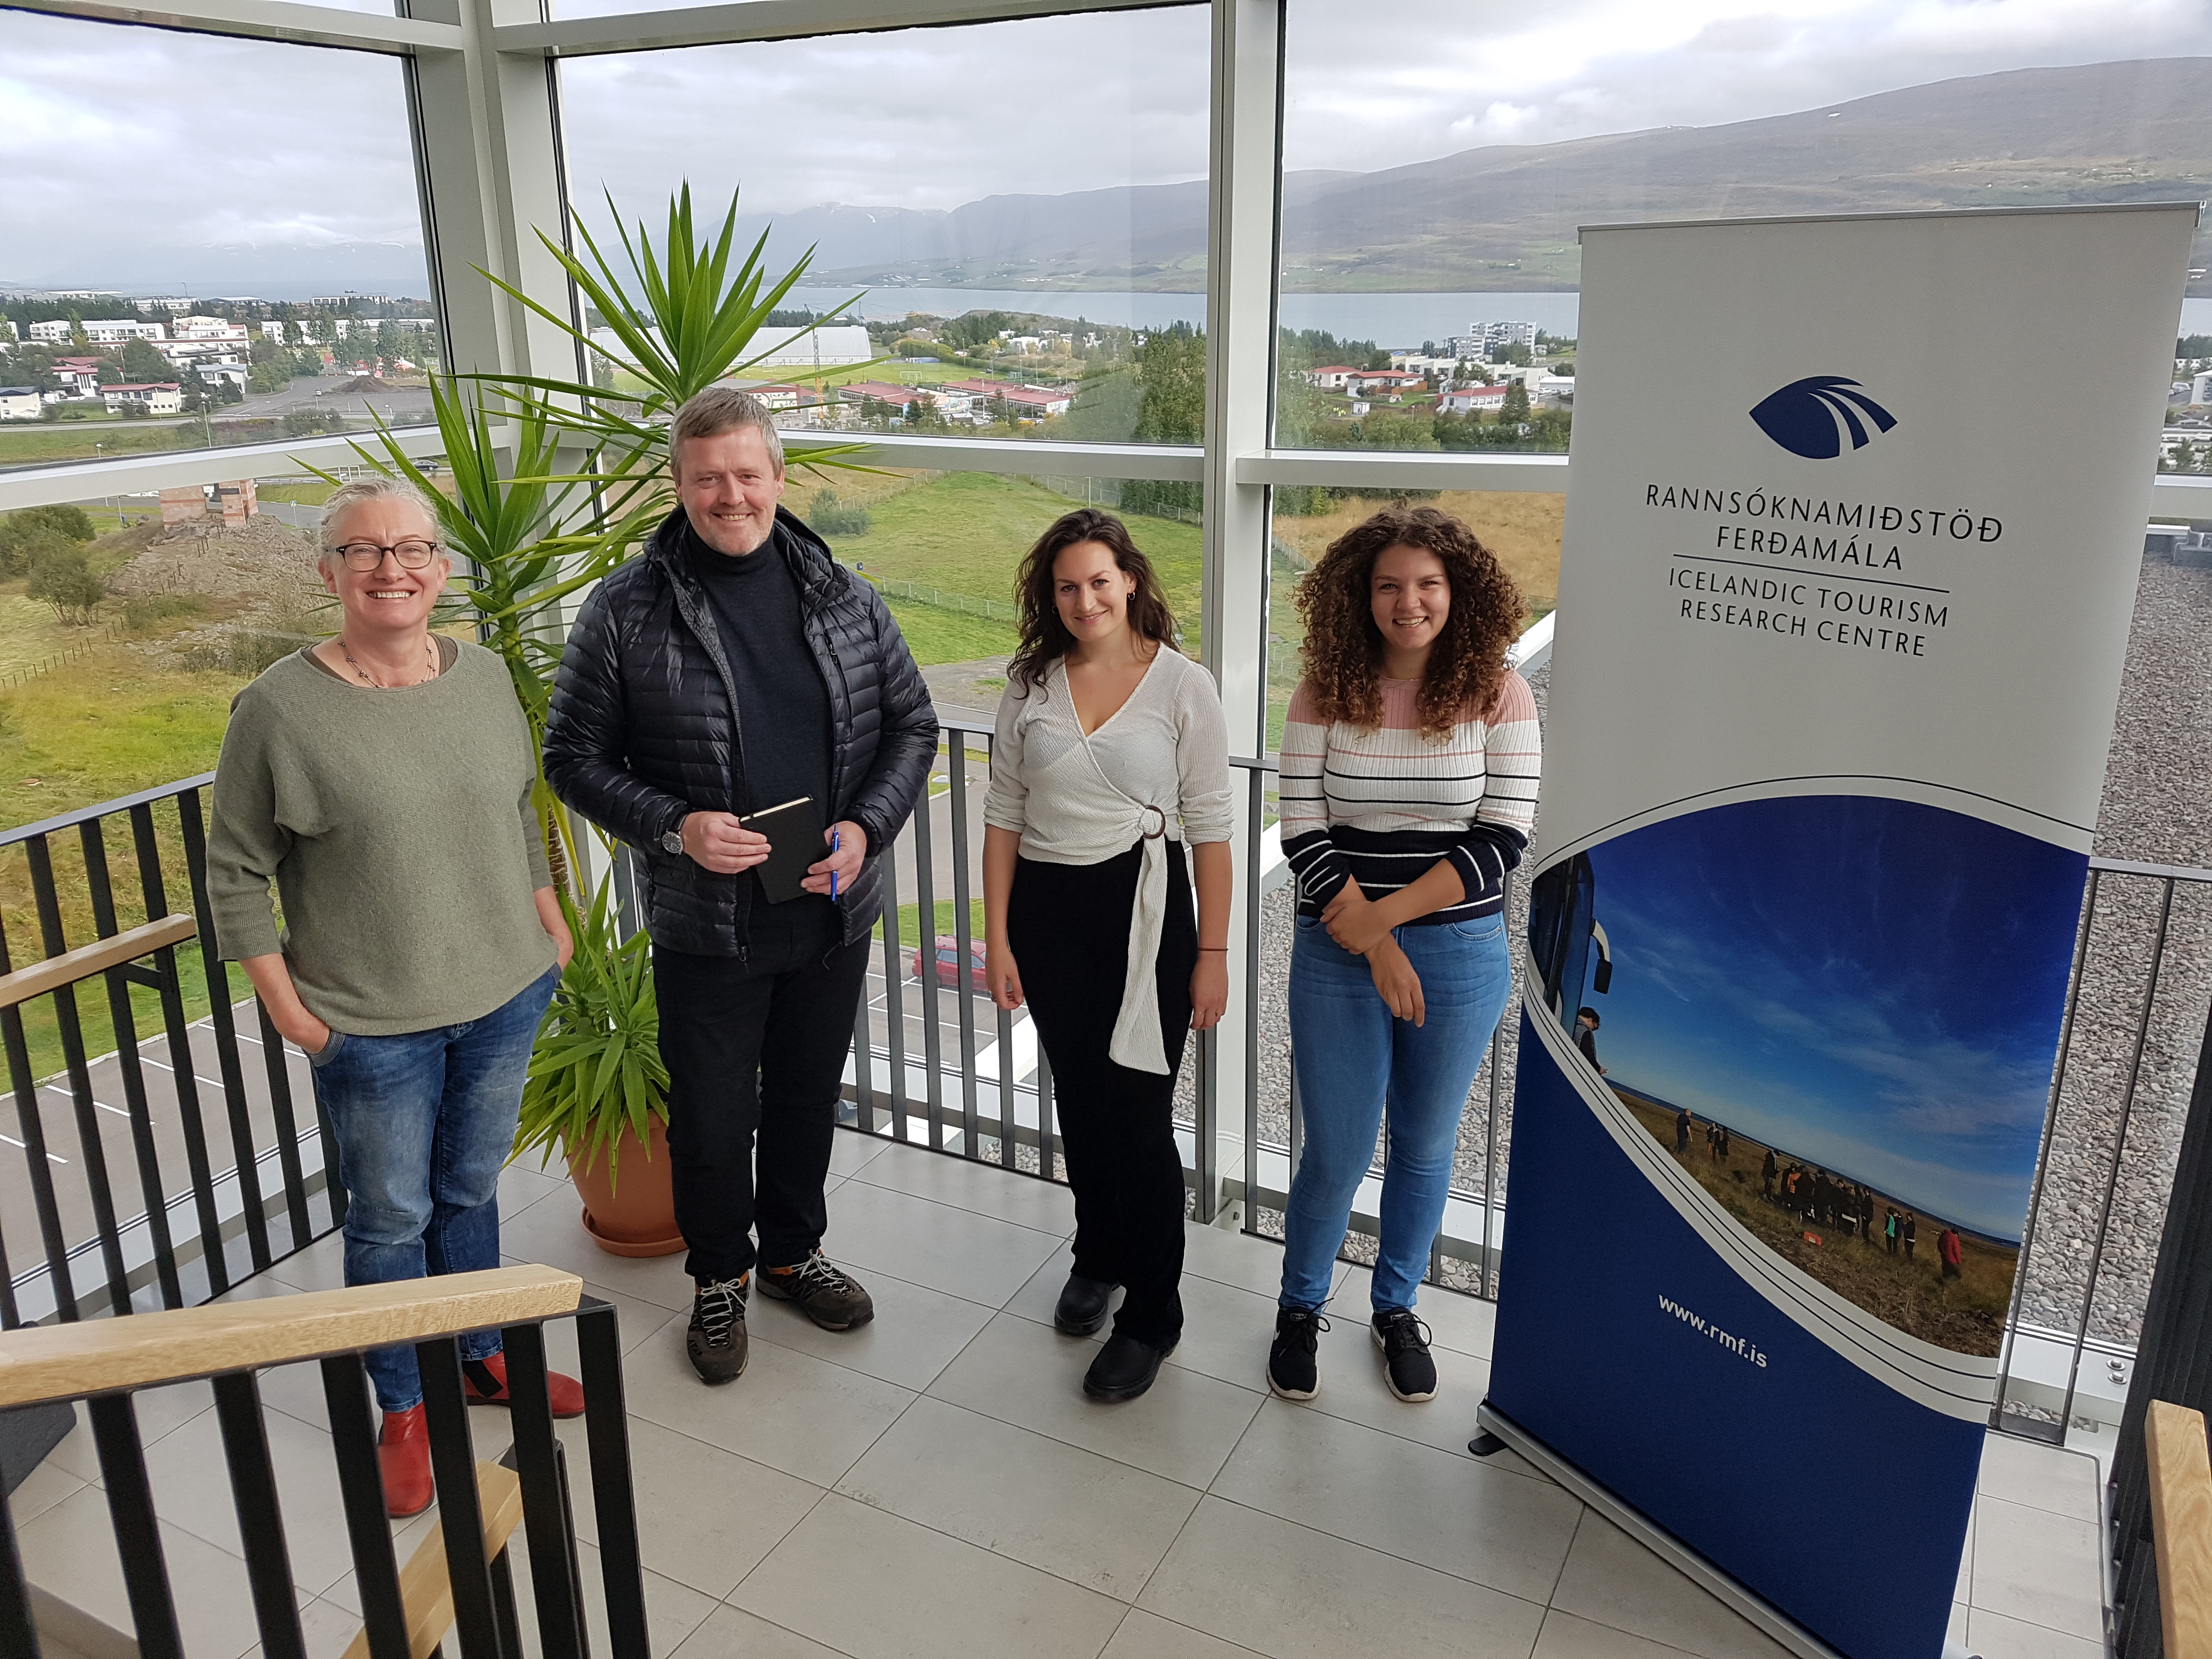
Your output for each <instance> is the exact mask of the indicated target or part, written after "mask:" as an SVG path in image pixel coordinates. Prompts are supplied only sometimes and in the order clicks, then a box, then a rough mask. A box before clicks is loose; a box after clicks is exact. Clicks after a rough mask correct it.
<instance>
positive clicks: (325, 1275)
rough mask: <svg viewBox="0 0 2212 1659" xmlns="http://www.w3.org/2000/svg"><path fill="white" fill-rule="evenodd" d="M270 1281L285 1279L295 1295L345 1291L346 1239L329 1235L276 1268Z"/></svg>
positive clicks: (274, 1265)
mask: <svg viewBox="0 0 2212 1659" xmlns="http://www.w3.org/2000/svg"><path fill="white" fill-rule="evenodd" d="M269 1277H270V1278H271V1279H282V1280H283V1282H284V1283H285V1284H287V1285H290V1286H291V1287H292V1288H293V1289H294V1290H295V1291H342V1290H343V1289H344V1288H345V1239H344V1237H343V1235H341V1234H338V1233H326V1234H325V1235H324V1236H323V1237H320V1238H319V1239H317V1240H316V1241H315V1242H314V1243H312V1244H310V1245H308V1246H307V1248H306V1249H302V1250H295V1251H294V1252H293V1253H292V1254H291V1255H288V1256H286V1257H285V1258H284V1259H283V1261H278V1262H276V1263H274V1264H272V1265H271V1266H270V1269H269Z"/></svg>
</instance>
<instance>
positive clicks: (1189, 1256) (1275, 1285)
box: [1182, 1221, 1341, 1299]
mask: <svg viewBox="0 0 2212 1659" xmlns="http://www.w3.org/2000/svg"><path fill="white" fill-rule="evenodd" d="M1340 1265H1341V1264H1340ZM1182 1270H1183V1272H1184V1273H1186V1274H1189V1273H1196V1274H1197V1275H1198V1276H1199V1277H1200V1278H1201V1279H1218V1280H1220V1281H1221V1283H1223V1284H1224V1285H1236V1286H1237V1288H1238V1289H1240V1290H1246V1291H1258V1292H1259V1293H1260V1294H1261V1296H1264V1297H1269V1298H1271V1299H1272V1298H1273V1297H1276V1296H1278V1295H1279V1294H1280V1293H1281V1291H1282V1288H1283V1247H1282V1246H1281V1245H1279V1244H1278V1243H1275V1242H1274V1241H1273V1240H1272V1239H1266V1238H1255V1237H1252V1236H1251V1235H1250V1234H1249V1233H1243V1232H1238V1231H1235V1230H1234V1229H1231V1228H1228V1227H1201V1226H1200V1225H1198V1223H1196V1222H1195V1221H1194V1222H1190V1223H1188V1225H1186V1227H1185V1228H1184V1239H1183V1247H1182Z"/></svg>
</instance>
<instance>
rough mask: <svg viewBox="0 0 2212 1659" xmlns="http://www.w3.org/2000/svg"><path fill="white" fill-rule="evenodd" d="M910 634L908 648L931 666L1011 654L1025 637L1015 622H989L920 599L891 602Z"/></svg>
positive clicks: (902, 629) (904, 632)
mask: <svg viewBox="0 0 2212 1659" xmlns="http://www.w3.org/2000/svg"><path fill="white" fill-rule="evenodd" d="M887 603H888V604H889V605H890V608H891V616H892V617H893V618H894V619H896V622H897V623H898V625H899V632H900V633H901V634H902V635H905V636H906V648H907V649H908V650H909V651H911V652H913V653H914V659H915V662H917V663H919V664H920V665H921V666H922V667H924V668H927V667H930V666H931V665H933V664H936V663H941V662H974V661H975V660H976V659H978V658H981V657H1004V656H1011V655H1012V653H1013V649H1014V647H1015V646H1016V645H1018V643H1020V639H1021V636H1020V635H1018V634H1017V633H1015V631H1014V629H1013V624H1012V623H1001V622H986V621H985V620H984V619H983V618H982V617H969V616H963V615H962V614H961V613H960V612H959V611H946V610H943V609H941V608H940V607H939V606H937V605H924V604H923V603H922V602H921V600H919V599H890V600H889V601H887Z"/></svg>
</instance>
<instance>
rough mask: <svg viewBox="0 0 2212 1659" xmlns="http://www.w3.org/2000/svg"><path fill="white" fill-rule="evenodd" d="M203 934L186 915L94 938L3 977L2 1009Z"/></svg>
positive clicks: (0, 980) (0, 985)
mask: <svg viewBox="0 0 2212 1659" xmlns="http://www.w3.org/2000/svg"><path fill="white" fill-rule="evenodd" d="M199 931H200V925H199V923H197V921H193V920H192V918H191V916H190V915H186V914H184V913H182V912H179V914H178V915H171V916H157V917H155V919H154V920H153V921H144V922H141V923H139V924H138V926H137V927H126V928H125V929H124V930H123V931H122V932H121V933H117V934H114V935H113V936H112V937H110V938H107V939H94V941H93V942H92V943H91V944H89V945H78V946H77V947H76V950H74V951H63V952H62V953H61V955H59V956H58V957H47V958H46V960H45V961H44V962H34V963H32V964H31V965H30V966H29V967H27V968H18V969H15V972H14V973H12V974H0V1008H13V1007H14V1006H15V1005H16V1004H17V1003H19V1002H28V1001H29V1000H31V999H32V998H33V997H42V996H44V995H46V993H47V992H49V991H58V990H60V989H61V988H62V987H63V986H64V985H74V984H76V982H77V981H79V980H85V979H90V978H91V977H92V976H93V975H94V974H104V973H106V971H107V970H108V969H111V968H120V967H122V966H123V965H124V963H128V962H136V961H137V960H138V958H139V957H150V956H152V955H153V954H154V952H155V951H158V950H160V949H161V947H162V946H163V945H181V944H183V943H184V942H185V940H186V939H197V938H198V937H199Z"/></svg>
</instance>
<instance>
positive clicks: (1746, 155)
mask: <svg viewBox="0 0 2212 1659" xmlns="http://www.w3.org/2000/svg"><path fill="white" fill-rule="evenodd" d="M2208 180H2212V58H2154V59H2147V60H2141V61H2133V62H2124V63H2112V64H2087V65H2083V66H2081V67H2077V68H2069V69H2040V70H2010V71H2008V72H2005V73H2002V74H1997V75H1982V76H1969V77H1966V78H1962V79H1959V80H1952V81H1939V82H1931V83H1929V84H1928V85H1925V86H1917V87H1907V88H1903V89H1901V90H1899V91H1895V92H1885V93H1879V94H1875V95H1873V96H1871V97H1867V98H1859V99H1854V100H1850V101H1848V102H1844V103H1839V104H1831V105H1822V106H1820V107H1818V108H1815V109H1808V110H1802V111H1798V112H1794V113H1791V114H1788V115H1777V116H1769V117H1766V118H1762V119H1759V120H1753V121H1733V122H1729V123H1726V124H1723V125H1717V126H1710V127H1662V128H1656V129H1652V130H1650V131H1641V132H1625V133H1608V134H1606V135H1604V136H1602V137H1594V138H1578V139H1572V140H1569V141H1567V142H1565V143H1553V144H1492V145H1486V146H1483V147H1481V148H1480V149H1468V150H1462V151H1461V152H1460V153H1458V154H1457V155H1447V156H1443V157H1442V158H1440V159H1439V160H1437V161H1420V162H1415V163H1413V164H1412V165H1410V166H1407V167H1391V168H1387V169H1384V170H1383V171H1380V172H1376V173H1340V172H1328V171H1304V172H1295V173H1286V174H1285V176H1284V179H1283V219H1282V225H1283V229H1282V244H1283V264H1284V287H1285V289H1287V290H1290V291H1292V292H1300V291H1306V292H1344V291H1347V290H1351V291H1357V290H1370V291H1377V292H1389V291H1395V292H1408V293H1419V292H1444V291H1461V292H1465V291H1482V290H1507V291H1529V290H1539V291H1541V290H1547V289H1573V288H1575V287H1576V286H1577V271H1578V266H1579V258H1578V252H1577V247H1576V243H1575V230H1576V227H1577V226H1578V225H1584V224H1598V223H1608V222H1620V221H1623V220H1638V219H1687V218H1705V217H1711V216H1741V215H1756V214H1802V213H1868V212H1900V211H1907V210H1923V209H1936V208H1959V207H1998V206H2002V207H2021V206H2030V205H2046V204H2059V203H2098V202H2135V201H2155V200H2171V199H2177V198H2178V199H2184V200H2194V199H2196V198H2197V197H2199V196H2200V195H2203V194H2204V193H2205V191H2206V184H2207V181H2208ZM747 228H749V230H750V232H751V234H755V235H757V234H759V233H760V232H761V231H763V230H769V229H771V228H772V233H773V234H771V236H770V238H769V261H770V264H771V265H773V266H775V267H776V268H782V267H783V266H786V265H787V264H790V263H791V262H793V261H794V260H796V259H797V258H799V255H800V254H801V253H803V252H805V250H806V248H807V246H809V245H810V244H811V245H812V246H813V247H814V249H815V257H814V264H813V267H812V270H811V272H810V276H809V281H810V282H815V281H824V280H826V281H828V282H830V283H848V282H849V283H870V284H872V285H876V286H879V287H880V286H884V285H892V286H896V285H897V284H899V283H915V284H923V285H929V286H937V287H974V288H1011V287H1015V286H1018V285H1030V286H1036V287H1041V288H1048V289H1108V290H1115V289H1135V290H1139V291H1167V292H1196V291H1199V290H1200V289H1203V288H1204V287H1205V281H1206V183H1205V181H1204V180H1203V179H1196V180H1193V181H1191V182H1189V183H1187V184H1172V185H1135V186H1129V187H1125V188H1120V189H1112V190H1093V191H1078V192H1075V193H1073V194H1071V195H1065V196H990V197H984V198H982V199H981V200H980V201H975V202H969V203H968V204H965V205H963V206H961V207H957V208H954V209H951V210H948V211H923V210H911V209H902V208H884V207H853V206H848V205H844V204H829V205H824V206H820V207H812V208H807V209H805V210H800V211H798V212H795V213H783V214H778V215H775V216H752V217H750V218H749V220H748V222H747ZM2208 255H2212V246H2209V245H2208V244H2207V243H2205V242H2203V241H2200V243H2199V245H2198V247H2197V258H2196V260H2195V261H2194V263H2195V264H2197V265H2200V266H2203V265H2206V264H2208V263H2212V260H2208V257H2207V256H2208ZM2200 291H2201V292H2205V293H2212V285H2208V284H2206V283H2203V280H2202V279H2197V280H2193V281H2192V283H2191V292H2192V293H2195V292H2200Z"/></svg>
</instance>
